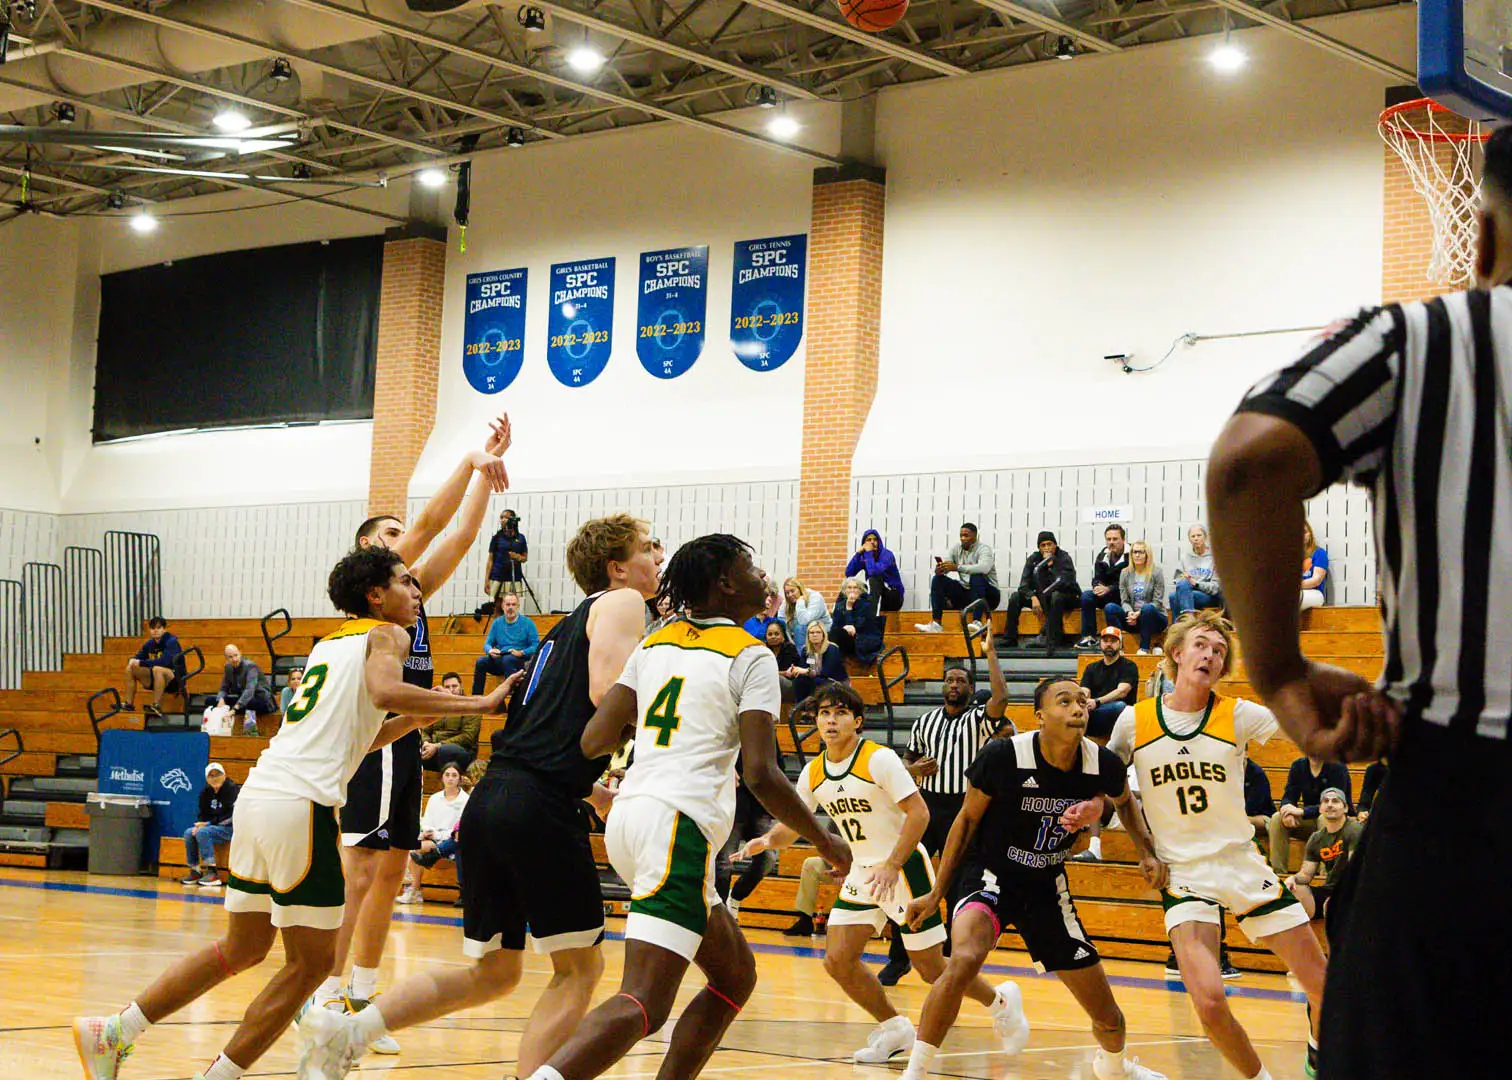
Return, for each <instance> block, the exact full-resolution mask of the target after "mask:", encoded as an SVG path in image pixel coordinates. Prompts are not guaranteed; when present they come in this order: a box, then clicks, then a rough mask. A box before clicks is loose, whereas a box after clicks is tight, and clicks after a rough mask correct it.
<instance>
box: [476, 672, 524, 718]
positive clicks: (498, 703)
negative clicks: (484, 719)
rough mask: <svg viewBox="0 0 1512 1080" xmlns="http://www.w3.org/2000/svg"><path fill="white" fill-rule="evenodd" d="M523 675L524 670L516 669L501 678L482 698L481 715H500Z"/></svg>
mask: <svg viewBox="0 0 1512 1080" xmlns="http://www.w3.org/2000/svg"><path fill="white" fill-rule="evenodd" d="M524 677H525V672H524V671H516V672H515V673H514V674H513V675H511V676H509V678H507V679H505V680H503V681H502V682H500V683H499V685H498V686H496V687H494V688H493V693H491V694H488V695H486V696H485V697H484V698H483V715H484V716H500V715H502V714H503V712H504V706H505V703H506V702H508V700H509V695H510V694H512V693H514V688H515V686H516V684H518V683H519V681H520V680H521V679H523V678H524Z"/></svg>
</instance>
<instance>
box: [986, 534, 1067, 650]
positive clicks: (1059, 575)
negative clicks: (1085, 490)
mask: <svg viewBox="0 0 1512 1080" xmlns="http://www.w3.org/2000/svg"><path fill="white" fill-rule="evenodd" d="M1038 548H1039V550H1038V552H1037V553H1036V554H1034V555H1030V556H1029V557H1028V558H1027V559H1025V560H1024V572H1023V573H1022V574H1021V575H1020V576H1019V584H1018V588H1017V589H1015V590H1014V591H1013V595H1012V596H1010V597H1008V624H1007V626H1006V627H1005V628H1004V630H1003V644H1005V645H1007V646H1008V647H1009V648H1010V649H1014V648H1017V647H1018V633H1019V630H1018V622H1019V612H1021V611H1023V610H1024V604H1025V603H1028V604H1030V605H1031V606H1032V607H1033V608H1034V613H1035V614H1036V615H1038V616H1040V617H1041V618H1042V619H1043V620H1044V628H1043V629H1042V630H1041V632H1040V638H1039V641H1040V643H1042V644H1044V645H1045V646H1046V647H1048V648H1051V649H1054V648H1059V647H1061V646H1064V645H1065V643H1066V629H1065V625H1064V623H1065V615H1066V612H1067V611H1070V610H1072V609H1073V608H1074V607H1075V606H1076V605H1077V604H1078V603H1079V602H1080V601H1081V586H1080V585H1078V584H1077V583H1076V565H1075V564H1074V563H1073V562H1072V561H1071V553H1070V552H1069V551H1066V550H1065V549H1064V548H1062V547H1061V546H1060V545H1059V544H1057V543H1056V542H1055V534H1054V533H1053V532H1051V531H1050V530H1049V529H1046V530H1045V531H1044V532H1042V533H1040V534H1039V544H1038Z"/></svg>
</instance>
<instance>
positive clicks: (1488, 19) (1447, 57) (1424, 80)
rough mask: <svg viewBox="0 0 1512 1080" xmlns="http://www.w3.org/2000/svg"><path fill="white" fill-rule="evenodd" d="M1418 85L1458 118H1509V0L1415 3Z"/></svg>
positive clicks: (1511, 110)
mask: <svg viewBox="0 0 1512 1080" xmlns="http://www.w3.org/2000/svg"><path fill="white" fill-rule="evenodd" d="M1418 85H1419V86H1421V87H1422V88H1423V92H1424V93H1426V94H1429V95H1431V96H1432V97H1433V98H1435V99H1436V100H1438V101H1439V102H1441V103H1443V104H1444V105H1447V106H1448V107H1449V108H1451V109H1453V110H1454V111H1455V112H1457V113H1459V114H1460V115H1461V116H1465V117H1469V118H1470V119H1473V120H1490V121H1493V122H1497V121H1502V120H1507V119H1512V0H1418Z"/></svg>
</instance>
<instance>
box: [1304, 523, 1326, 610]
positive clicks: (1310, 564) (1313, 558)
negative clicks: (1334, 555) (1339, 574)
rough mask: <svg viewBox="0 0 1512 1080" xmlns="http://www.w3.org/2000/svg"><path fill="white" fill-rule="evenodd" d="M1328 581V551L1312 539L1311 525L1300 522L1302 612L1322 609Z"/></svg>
mask: <svg viewBox="0 0 1512 1080" xmlns="http://www.w3.org/2000/svg"><path fill="white" fill-rule="evenodd" d="M1327 580H1328V549H1327V548H1324V547H1322V546H1320V545H1319V544H1318V542H1317V541H1316V540H1314V539H1313V531H1312V523H1311V522H1309V521H1303V522H1302V610H1303V611H1306V610H1307V609H1308V608H1315V607H1322V606H1323V604H1324V602H1325V600H1326V596H1325V594H1324V592H1323V583H1324V582H1325V581H1327Z"/></svg>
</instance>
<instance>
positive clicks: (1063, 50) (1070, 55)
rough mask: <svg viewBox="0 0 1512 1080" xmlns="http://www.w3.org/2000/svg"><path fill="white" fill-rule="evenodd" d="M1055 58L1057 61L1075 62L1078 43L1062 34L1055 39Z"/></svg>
mask: <svg viewBox="0 0 1512 1080" xmlns="http://www.w3.org/2000/svg"><path fill="white" fill-rule="evenodd" d="M1055 58H1056V59H1057V60H1075V59H1076V42H1074V41H1072V40H1071V39H1070V38H1069V37H1067V36H1066V35H1064V34H1062V35H1061V36H1060V37H1058V38H1056V39H1055Z"/></svg>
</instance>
